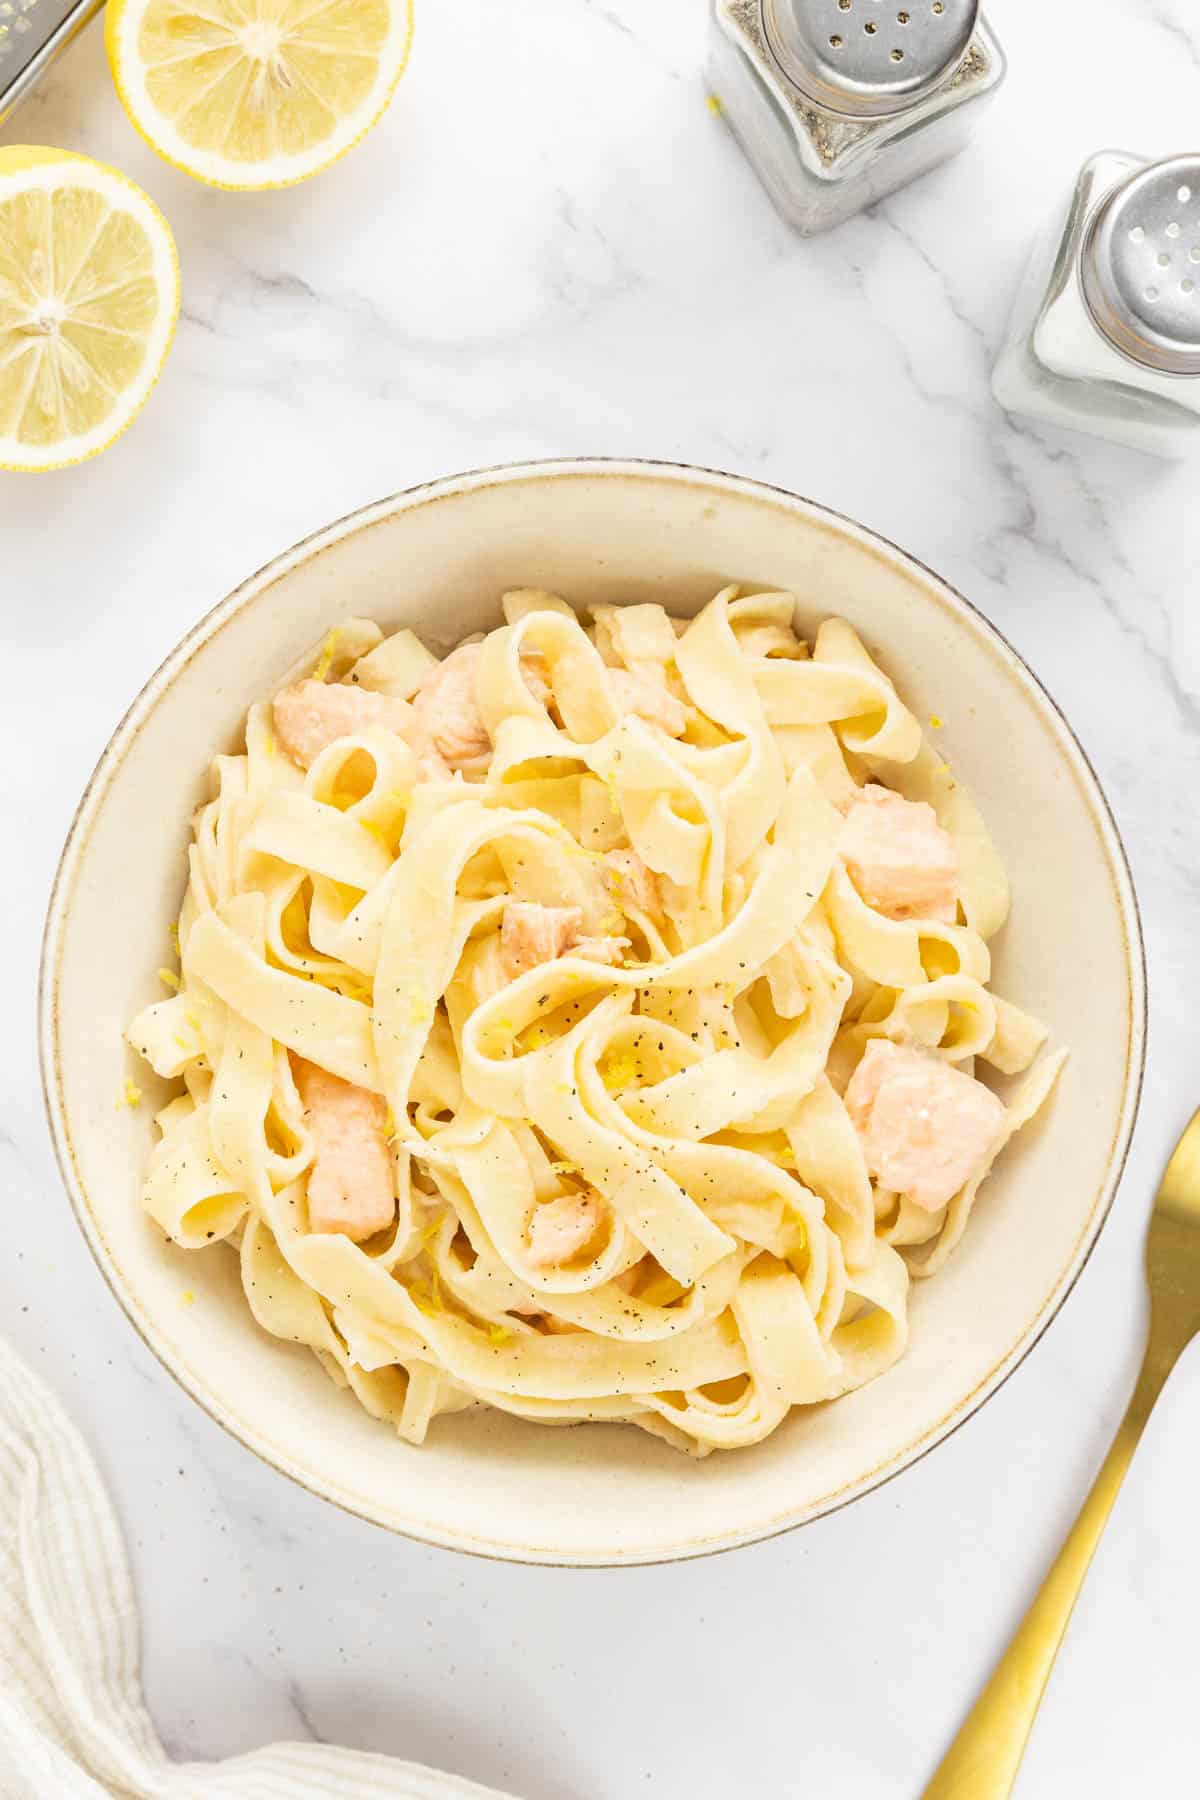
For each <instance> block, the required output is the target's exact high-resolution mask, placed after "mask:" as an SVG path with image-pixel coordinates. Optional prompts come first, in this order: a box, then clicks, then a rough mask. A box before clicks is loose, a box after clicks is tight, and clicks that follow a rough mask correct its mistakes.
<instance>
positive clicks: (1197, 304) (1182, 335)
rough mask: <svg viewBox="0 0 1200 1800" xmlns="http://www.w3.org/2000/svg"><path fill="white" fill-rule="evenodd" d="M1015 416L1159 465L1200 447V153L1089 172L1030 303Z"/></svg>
mask: <svg viewBox="0 0 1200 1800" xmlns="http://www.w3.org/2000/svg"><path fill="white" fill-rule="evenodd" d="M992 389H993V392H994V393H995V395H996V398H997V400H999V402H1000V404H1001V406H1003V407H1005V408H1006V409H1007V410H1008V411H1009V412H1013V413H1024V414H1027V415H1029V416H1030V417H1032V418H1036V419H1045V420H1049V421H1050V422H1051V423H1052V424H1055V425H1067V426H1071V427H1072V428H1073V429H1074V430H1076V431H1088V432H1092V433H1094V434H1095V435H1096V436H1099V437H1106V438H1111V439H1113V440H1114V441H1115V442H1116V443H1119V444H1128V445H1132V446H1133V448H1134V449H1137V450H1149V451H1151V452H1152V453H1154V454H1156V455H1159V456H1184V455H1187V454H1189V453H1190V452H1191V451H1192V450H1193V449H1196V448H1200V155H1196V156H1172V157H1168V158H1166V159H1164V160H1162V161H1157V162H1156V161H1151V160H1149V159H1148V158H1146V157H1143V156H1132V155H1128V154H1125V153H1124V152H1121V151H1116V150H1105V151H1102V152H1101V153H1100V154H1099V155H1098V156H1093V157H1092V159H1091V160H1090V162H1087V163H1085V164H1084V166H1083V168H1082V170H1081V171H1080V174H1079V178H1078V180H1077V181H1076V183H1075V186H1074V189H1073V191H1072V192H1071V194H1070V196H1069V197H1068V200H1067V202H1066V204H1065V206H1060V207H1059V208H1058V209H1057V210H1056V211H1055V213H1054V214H1053V216H1052V217H1051V219H1050V220H1049V221H1048V223H1047V225H1046V227H1045V229H1044V231H1043V233H1042V235H1041V237H1040V238H1039V239H1038V241H1037V245H1036V247H1035V250H1034V254H1033V258H1032V261H1031V262H1030V265H1029V268H1028V271H1027V272H1026V275H1025V279H1024V282H1023V284H1022V286H1021V288H1020V291H1019V293H1018V295H1017V300H1016V305H1015V307H1014V309H1013V316H1012V321H1011V323H1010V325H1009V329H1008V336H1007V339H1006V341H1005V345H1004V348H1003V350H1002V351H1001V353H1000V357H999V359H998V361H997V363H996V367H995V370H994V372H993V375H992Z"/></svg>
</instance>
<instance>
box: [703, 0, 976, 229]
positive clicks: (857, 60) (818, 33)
mask: <svg viewBox="0 0 1200 1800" xmlns="http://www.w3.org/2000/svg"><path fill="white" fill-rule="evenodd" d="M711 4H712V8H713V12H712V19H711V28H710V39H709V42H710V51H709V63H708V80H709V87H710V90H711V92H712V94H713V95H714V97H715V100H716V101H717V103H718V104H719V106H720V109H721V111H722V112H723V113H724V114H725V117H726V119H727V120H728V122H729V125H730V127H731V128H732V130H733V132H734V135H735V136H736V137H737V138H738V139H739V141H740V142H741V145H742V147H743V149H744V150H745V151H746V154H747V156H748V157H749V158H750V161H751V162H752V163H753V165H754V167H755V169H756V170H757V172H758V175H759V178H760V180H761V181H762V183H763V186H764V187H765V188H766V190H767V192H768V194H769V195H770V196H771V199H772V200H773V201H774V202H775V205H776V207H777V208H778V209H779V211H780V212H781V213H782V215H783V217H784V218H785V219H787V220H788V222H789V223H790V224H792V225H794V226H795V227H796V229H797V230H798V231H802V232H804V233H805V234H811V233H813V232H817V231H827V230H828V229H829V227H830V226H832V225H840V224H841V222H842V221H843V219H848V218H849V217H850V216H851V215H852V214H853V213H856V212H860V211H861V210H862V208H863V207H864V206H870V205H871V204H872V202H874V201H876V200H879V199H881V198H882V196H883V195H884V194H890V193H891V192H892V191H893V190H894V189H895V188H898V187H903V186H904V184H905V183H906V182H909V181H913V180H915V179H916V177H917V176H918V175H923V174H924V173H925V172H926V170H928V169H932V168H934V167H936V165H937V164H938V163H940V162H944V161H946V159H947V158H948V157H951V156H953V155H955V154H956V153H957V152H958V151H959V150H961V149H962V148H963V145H964V144H965V143H966V140H967V136H968V133H969V130H970V127H971V125H972V124H973V123H974V121H975V119H976V118H977V117H978V115H979V113H980V111H981V109H982V107H983V105H984V103H985V102H986V101H987V100H988V99H989V98H990V96H991V95H992V94H993V93H994V92H995V90H996V88H997V87H998V86H999V85H1000V82H1001V81H1002V80H1003V78H1004V71H1005V62H1004V56H1003V53H1002V52H1001V49H1000V46H999V44H998V43H997V42H996V40H995V38H994V37H993V36H992V33H991V32H990V31H989V29H988V27H987V24H986V22H985V21H984V19H983V16H982V14H981V13H980V10H979V0H711Z"/></svg>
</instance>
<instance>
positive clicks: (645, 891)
mask: <svg viewBox="0 0 1200 1800" xmlns="http://www.w3.org/2000/svg"><path fill="white" fill-rule="evenodd" d="M600 860H601V862H602V863H603V864H604V876H605V881H606V882H607V885H608V889H609V892H610V893H611V894H612V897H613V899H614V900H615V901H616V903H617V905H618V906H619V907H620V908H621V910H622V912H630V911H632V912H643V913H648V914H649V915H650V917H651V918H658V917H661V910H662V901H661V896H660V894H659V888H658V877H657V875H656V874H655V873H654V870H653V869H651V868H648V867H647V865H646V864H645V863H644V862H643V861H642V859H641V857H640V856H639V855H638V853H637V851H636V850H608V851H606V852H605V854H604V855H603V856H602V857H601V859H600Z"/></svg>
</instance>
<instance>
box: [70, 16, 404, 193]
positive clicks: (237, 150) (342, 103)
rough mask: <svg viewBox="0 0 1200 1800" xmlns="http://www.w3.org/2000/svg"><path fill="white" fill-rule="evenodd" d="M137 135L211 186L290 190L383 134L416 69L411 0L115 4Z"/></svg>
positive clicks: (121, 66)
mask: <svg viewBox="0 0 1200 1800" xmlns="http://www.w3.org/2000/svg"><path fill="white" fill-rule="evenodd" d="M105 35H106V38H107V42H108V60H109V63H110V64H111V67H112V72H113V79H114V81H115V82H116V84H117V92H118V93H119V94H120V96H121V100H122V102H123V104H124V106H125V110H126V112H127V113H128V114H129V117H130V118H131V119H132V121H133V123H134V125H135V126H136V128H137V130H138V131H140V132H141V134H142V136H143V137H144V138H145V139H146V141H147V143H148V144H150V146H151V147H152V148H153V149H155V150H157V151H158V153H159V155H160V156H164V157H165V158H166V159H167V161H168V162H170V163H173V164H174V165H175V166H176V167H177V168H180V169H185V170H186V171H187V173H188V174H189V175H194V176H195V177H196V178H197V180H199V181H205V182H208V183H209V184H210V185H211V186H213V187H223V188H269V187H289V186H291V184H292V183H293V182H297V181H305V180H307V179H308V177H309V176H310V175H315V174H317V172H318V171H319V170H321V169H324V168H327V167H328V166H329V164H330V163H332V162H336V160H337V158H338V157H339V156H342V155H343V154H344V153H345V152H346V151H347V150H349V149H350V147H351V145H352V144H356V143H357V142H358V140H359V138H361V137H363V136H364V135H365V134H366V133H367V132H368V131H369V130H370V129H371V127H372V125H374V124H376V123H377V121H378V120H379V118H380V117H381V116H382V114H383V113H384V111H385V110H386V108H387V104H388V101H389V100H390V99H391V97H392V94H393V92H394V90H395V87H396V83H397V82H398V81H399V79H400V77H401V75H402V74H403V73H404V65H405V63H406V62H407V61H408V47H409V42H410V40H411V37H412V0H109V5H108V19H107V24H106V26H105Z"/></svg>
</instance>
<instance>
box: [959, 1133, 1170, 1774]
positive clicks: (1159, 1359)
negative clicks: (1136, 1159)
mask: <svg viewBox="0 0 1200 1800" xmlns="http://www.w3.org/2000/svg"><path fill="white" fill-rule="evenodd" d="M1146 1278H1147V1281H1148V1283H1149V1286H1150V1336H1149V1340H1148V1342H1147V1344H1146V1355H1145V1358H1144V1360H1143V1362H1142V1372H1141V1374H1140V1375H1139V1376H1138V1381H1137V1386H1136V1388H1135V1389H1134V1391H1133V1399H1132V1400H1131V1401H1130V1402H1129V1410H1128V1411H1127V1412H1126V1414H1125V1417H1124V1418H1123V1419H1122V1421H1121V1424H1120V1427H1119V1429H1118V1431H1117V1435H1116V1439H1115V1441H1114V1443H1113V1447H1112V1449H1111V1450H1110V1451H1109V1453H1108V1455H1107V1457H1106V1458H1105V1461H1104V1465H1103V1467H1102V1468H1101V1470H1100V1473H1099V1474H1098V1475H1097V1477H1096V1479H1095V1482H1094V1483H1093V1485H1092V1491H1091V1493H1090V1494H1089V1495H1088V1497H1087V1499H1086V1500H1085V1501H1084V1503H1083V1510H1082V1511H1081V1513H1080V1515H1079V1517H1078V1519H1076V1521H1075V1524H1074V1526H1073V1527H1072V1530H1071V1534H1070V1536H1069V1537H1068V1539H1067V1541H1066V1543H1065V1544H1064V1545H1063V1547H1062V1550H1061V1551H1060V1552H1059V1557H1058V1561H1057V1562H1056V1563H1055V1564H1054V1567H1053V1568H1052V1569H1051V1571H1050V1573H1049V1575H1047V1577H1046V1579H1045V1581H1044V1582H1043V1584H1042V1588H1041V1591H1040V1593H1039V1594H1038V1596H1037V1599H1036V1600H1035V1601H1034V1602H1033V1605H1032V1606H1031V1607H1030V1609H1029V1611H1028V1612H1027V1613H1026V1615H1025V1618H1024V1621H1023V1622H1022V1624H1021V1625H1020V1626H1019V1628H1018V1630H1017V1632H1016V1635H1015V1636H1014V1638H1013V1640H1012V1642H1011V1643H1010V1644H1009V1646H1008V1649H1007V1650H1006V1651H1005V1652H1004V1655H1003V1656H1002V1657H1001V1659H1000V1661H999V1663H998V1664H997V1665H996V1669H995V1672H994V1674H993V1675H992V1678H991V1680H990V1681H989V1682H988V1684H987V1686H986V1687H985V1688H984V1690H983V1692H982V1694H980V1696H979V1698H978V1700H977V1701H976V1702H975V1705H974V1706H973V1707H972V1709H971V1711H970V1713H969V1714H968V1715H967V1720H966V1723H965V1724H964V1725H963V1728H962V1730H961V1731H960V1732H959V1734H958V1736H957V1737H956V1738H955V1740H954V1742H953V1744H951V1746H950V1750H949V1754H948V1755H947V1756H946V1759H945V1761H944V1762H943V1763H942V1765H941V1767H940V1768H939V1770H938V1772H937V1774H936V1775H935V1776H934V1778H933V1780H932V1781H931V1782H930V1784H929V1786H928V1787H927V1788H926V1790H925V1800H1007V1796H1008V1795H1009V1794H1011V1793H1012V1790H1013V1785H1014V1783H1015V1782H1016V1779H1017V1771H1018V1770H1019V1768H1020V1766H1021V1758H1022V1756H1023V1755H1024V1754H1025V1746H1026V1744H1027V1743H1028V1741H1029V1734H1030V1732H1031V1731H1032V1730H1033V1721H1034V1719H1035V1718H1036V1717H1037V1709H1038V1707H1039V1705H1040V1704H1041V1699H1042V1695H1043V1694H1044V1693H1045V1691H1046V1683H1047V1681H1048V1680H1049V1679H1050V1671H1051V1669H1052V1668H1053V1667H1054V1659H1055V1657H1056V1656H1057V1655H1058V1647H1059V1645H1060V1644H1061V1643H1062V1640H1063V1634H1064V1633H1065V1631H1066V1629H1067V1623H1068V1621H1069V1619H1070V1617H1071V1612H1072V1609H1073V1607H1074V1605H1075V1602H1076V1600H1077V1599H1078V1597H1079V1591H1080V1589H1081V1588H1082V1586H1083V1578H1084V1576H1085V1575H1086V1574H1087V1571H1088V1565H1089V1563H1090V1562H1091V1560H1092V1556H1093V1554H1094V1553H1095V1549H1096V1546H1097V1544H1098V1543H1099V1542H1100V1533H1101V1532H1102V1531H1103V1530H1104V1527H1105V1525H1106V1524H1107V1522H1108V1515H1109V1513H1110V1512H1111V1511H1112V1507H1113V1501H1114V1500H1115V1499H1116V1497H1117V1493H1118V1491H1119V1489H1120V1486H1121V1483H1122V1481H1123V1480H1124V1479H1125V1471H1126V1470H1127V1469H1128V1467H1129V1465H1130V1463H1131V1462H1132V1460H1133V1453H1134V1451H1135V1450H1136V1449H1137V1447H1138V1442H1139V1440H1140V1438H1141V1435H1142V1432H1143V1431H1144V1430H1145V1428H1146V1421H1147V1419H1149V1417H1150V1414H1151V1412H1152V1411H1153V1409H1154V1403H1155V1401H1156V1400H1157V1399H1158V1396H1159V1395H1160V1394H1161V1392H1162V1389H1163V1383H1164V1382H1165V1381H1166V1379H1167V1376H1168V1375H1169V1374H1170V1373H1171V1370H1172V1369H1173V1368H1174V1367H1175V1364H1176V1362H1177V1361H1178V1359H1179V1356H1180V1353H1181V1352H1182V1351H1183V1350H1185V1349H1186V1348H1187V1346H1188V1344H1189V1343H1190V1342H1191V1340H1192V1338H1193V1336H1194V1335H1195V1334H1196V1332H1197V1331H1200V1112H1197V1113H1195V1114H1194V1116H1193V1118H1192V1121H1191V1123H1190V1124H1189V1126H1188V1128H1187V1130H1186V1131H1185V1132H1184V1134H1183V1136H1182V1137H1181V1138H1180V1140H1179V1142H1178V1144H1176V1146H1175V1153H1174V1155H1173V1156H1172V1158H1171V1160H1170V1162H1169V1163H1168V1164H1167V1168H1166V1173H1165V1174H1164V1176H1163V1178H1162V1184H1161V1186H1160V1187H1159V1190H1158V1198H1157V1199H1156V1200H1155V1202H1154V1211H1153V1213H1152V1214H1151V1217H1150V1232H1149V1236H1148V1238H1147V1240H1146Z"/></svg>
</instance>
